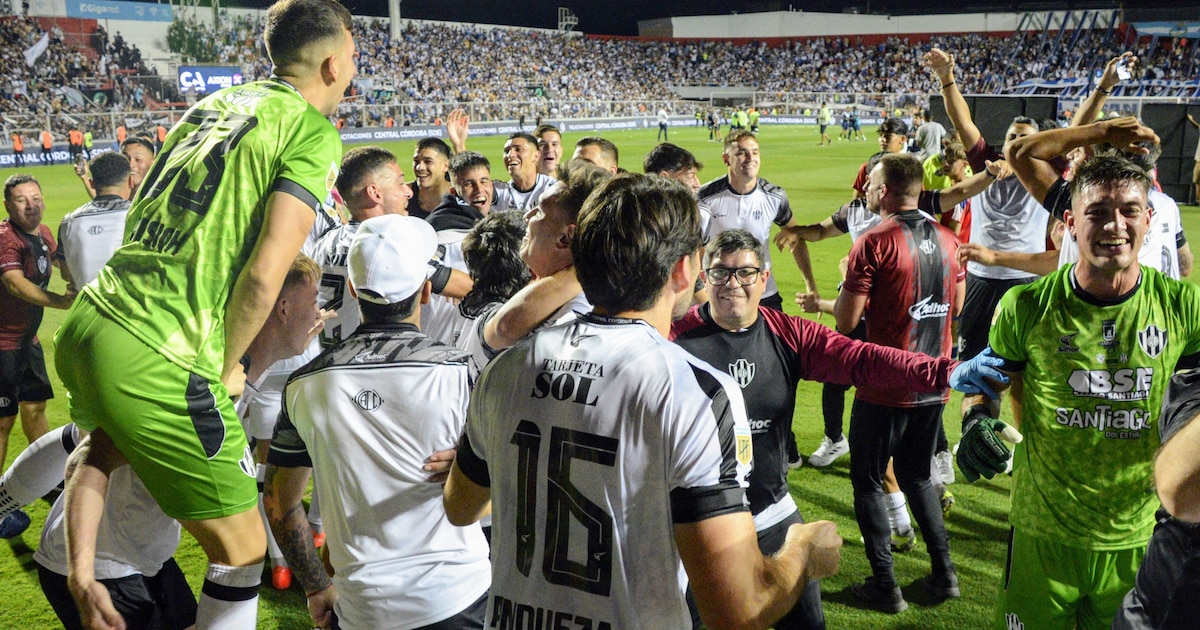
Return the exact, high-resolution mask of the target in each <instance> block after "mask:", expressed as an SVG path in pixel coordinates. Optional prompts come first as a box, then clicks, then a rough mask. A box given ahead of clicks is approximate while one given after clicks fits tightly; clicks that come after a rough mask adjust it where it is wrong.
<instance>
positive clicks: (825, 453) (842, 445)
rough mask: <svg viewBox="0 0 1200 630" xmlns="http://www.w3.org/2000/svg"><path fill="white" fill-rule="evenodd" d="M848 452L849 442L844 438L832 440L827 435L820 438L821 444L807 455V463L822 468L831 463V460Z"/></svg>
mask: <svg viewBox="0 0 1200 630" xmlns="http://www.w3.org/2000/svg"><path fill="white" fill-rule="evenodd" d="M849 452H850V444H849V443H848V442H846V438H845V437H842V439H840V440H838V441H836V442H834V441H833V440H830V439H829V438H828V437H824V438H821V445H820V446H818V447H817V450H815V451H813V454H812V455H809V456H808V463H809V464H811V465H813V466H816V467H817V468H823V467H825V466H828V465H830V464H832V463H833V460H835V459H837V458H839V457H841V456H842V455H845V454H846V453H849Z"/></svg>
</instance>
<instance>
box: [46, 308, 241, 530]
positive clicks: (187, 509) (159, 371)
mask: <svg viewBox="0 0 1200 630" xmlns="http://www.w3.org/2000/svg"><path fill="white" fill-rule="evenodd" d="M55 343H56V345H57V348H56V351H55V365H56V367H57V369H58V375H59V378H61V379H62V382H63V384H64V385H66V387H67V390H68V397H69V398H68V405H69V408H70V412H71V420H72V421H74V422H75V423H76V424H77V425H79V426H80V427H81V428H84V429H87V430H89V431H92V430H95V429H97V428H100V429H103V430H104V431H105V433H107V434H108V435H109V437H111V438H112V441H113V443H114V444H116V446H117V449H118V450H120V451H121V453H122V454H123V455H124V456H125V459H127V460H129V463H130V465H131V466H133V469H134V471H135V472H137V474H138V477H140V478H141V480H142V482H143V483H145V485H146V488H147V489H148V490H149V491H150V494H151V495H152V496H153V497H154V499H155V500H156V501H158V504H159V505H160V506H161V507H162V509H163V512H165V513H166V514H167V515H168V516H171V517H172V518H176V519H180V520H193V521H194V520H203V519H210V518H218V517H222V516H230V515H232V514H238V513H240V512H244V511H246V510H248V509H252V508H254V507H255V504H256V502H257V501H258V486H257V482H256V477H255V466H254V460H253V457H252V455H251V453H250V448H249V445H248V444H247V442H246V433H245V431H244V430H243V429H242V426H241V423H240V422H239V421H238V419H237V416H236V414H235V412H234V409H233V402H232V401H231V400H230V398H229V394H228V392H227V391H226V390H225V387H224V385H222V384H221V383H219V382H218V383H210V382H208V381H207V380H206V379H204V378H202V377H200V376H198V375H196V374H193V373H191V372H189V371H187V370H185V369H183V368H181V367H179V366H177V365H175V364H174V363H171V362H170V361H168V360H167V359H166V358H165V357H164V356H163V355H161V354H159V353H158V352H156V351H154V349H152V348H150V347H149V346H147V345H146V344H144V343H142V342H141V341H140V340H138V339H137V337H134V336H133V335H131V334H130V333H129V332H128V331H126V330H125V329H124V328H123V327H122V326H121V325H120V324H118V323H116V322H114V321H113V320H111V319H109V318H108V317H106V316H104V315H103V314H102V313H101V312H100V311H99V309H97V308H96V306H95V303H94V302H92V300H90V299H89V298H88V297H87V294H86V293H84V294H80V296H79V298H78V299H76V301H75V304H74V305H72V307H71V311H70V312H69V313H68V315H67V318H66V321H65V322H64V323H63V325H62V328H60V329H59V330H58V333H57V334H56V335H55Z"/></svg>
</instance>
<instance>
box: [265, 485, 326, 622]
mask: <svg viewBox="0 0 1200 630" xmlns="http://www.w3.org/2000/svg"><path fill="white" fill-rule="evenodd" d="M311 472H312V469H311V468H306V467H296V468H284V467H281V466H276V465H274V464H270V465H268V466H267V477H266V481H265V483H264V484H263V507H264V508H265V509H266V512H267V520H269V521H270V522H271V533H272V534H274V535H275V542H276V543H278V544H279V548H280V549H281V550H282V551H283V557H284V558H286V559H287V562H288V566H290V567H291V568H292V574H293V575H294V576H295V577H296V580H297V581H299V582H300V585H301V586H302V587H304V593H305V595H307V596H308V612H309V614H310V615H312V619H313V623H315V624H316V625H317V626H319V627H322V628H325V627H329V626H330V625H331V624H332V622H333V620H334V615H333V605H334V603H335V602H337V598H338V593H337V589H336V588H334V586H333V581H332V580H330V579H329V574H328V573H326V572H325V566H324V565H323V564H322V563H321V556H320V555H319V554H318V553H317V548H316V547H314V546H313V539H312V530H311V529H310V528H309V525H308V518H307V517H306V516H305V512H304V505H303V504H302V503H301V501H302V500H303V498H304V490H305V488H306V487H307V486H308V478H309V475H310V474H311Z"/></svg>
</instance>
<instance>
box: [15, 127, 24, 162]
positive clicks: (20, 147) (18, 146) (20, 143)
mask: <svg viewBox="0 0 1200 630" xmlns="http://www.w3.org/2000/svg"><path fill="white" fill-rule="evenodd" d="M12 147H13V155H14V156H16V158H17V167H18V168H20V167H22V166H25V139H24V138H22V137H21V134H19V133H16V132H13V135H12Z"/></svg>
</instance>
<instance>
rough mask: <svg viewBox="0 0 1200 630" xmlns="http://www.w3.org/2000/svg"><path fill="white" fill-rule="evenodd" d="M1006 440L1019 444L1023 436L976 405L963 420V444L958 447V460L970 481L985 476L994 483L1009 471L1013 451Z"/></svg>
mask: <svg viewBox="0 0 1200 630" xmlns="http://www.w3.org/2000/svg"><path fill="white" fill-rule="evenodd" d="M1004 440H1007V441H1009V442H1012V443H1013V444H1017V443H1019V442H1020V441H1021V434H1020V433H1018V432H1017V430H1016V429H1014V428H1012V427H1010V426H1008V425H1007V424H1005V423H1003V422H1001V421H999V420H997V419H996V418H993V417H991V416H990V415H988V411H987V407H985V406H983V405H975V406H973V407H971V408H970V409H968V410H967V413H966V415H964V416H963V433H962V441H961V442H959V443H958V453H957V456H956V458H955V459H956V460H957V461H958V468H959V469H960V470H962V473H963V476H964V477H966V478H967V481H976V480H978V479H979V478H980V477H981V476H982V477H984V478H986V479H991V478H992V477H994V476H996V474H998V473H1003V472H1007V471H1008V470H1009V465H1010V463H1009V462H1010V460H1011V459H1012V451H1011V450H1009V448H1008V447H1007V446H1005V444H1004Z"/></svg>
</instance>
